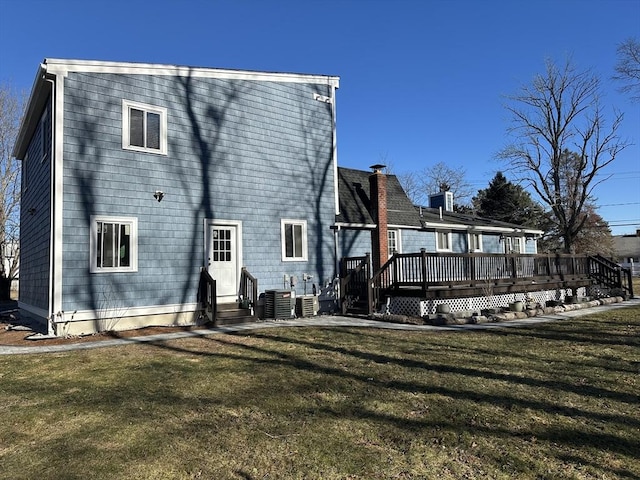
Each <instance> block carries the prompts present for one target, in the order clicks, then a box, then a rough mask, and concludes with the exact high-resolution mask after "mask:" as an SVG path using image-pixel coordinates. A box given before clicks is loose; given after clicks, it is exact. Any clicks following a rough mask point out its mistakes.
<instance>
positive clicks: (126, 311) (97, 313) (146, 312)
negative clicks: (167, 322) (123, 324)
mask: <svg viewBox="0 0 640 480" xmlns="http://www.w3.org/2000/svg"><path fill="white" fill-rule="evenodd" d="M197 309H198V304H197V303H175V304H170V305H150V306H144V307H115V308H113V309H104V310H103V309H98V310H75V311H72V312H71V311H67V312H61V315H59V316H58V317H57V318H56V319H55V320H54V323H69V322H86V321H87V320H96V319H97V318H110V315H109V312H110V311H111V315H112V317H116V316H117V317H122V318H127V317H138V316H151V315H167V314H174V313H185V312H193V311H195V310H197Z"/></svg>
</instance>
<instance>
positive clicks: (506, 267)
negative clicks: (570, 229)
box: [341, 250, 633, 313]
mask: <svg viewBox="0 0 640 480" xmlns="http://www.w3.org/2000/svg"><path fill="white" fill-rule="evenodd" d="M594 284H599V285H603V286H606V287H607V288H619V289H620V290H622V291H624V292H625V293H626V294H628V295H629V296H633V286H632V283H631V272H630V271H628V270H626V269H623V268H621V267H620V266H618V265H617V264H615V263H613V262H611V261H610V260H608V259H606V258H604V257H600V256H586V255H526V254H513V255H501V254H479V253H469V254H456V253H427V252H426V251H424V250H422V251H421V252H419V253H412V254H394V255H393V256H392V257H391V258H390V259H389V261H388V262H387V263H386V264H385V265H384V266H383V267H382V268H381V269H380V270H379V271H378V272H372V271H371V259H370V256H369V255H366V256H363V257H352V258H344V259H342V267H341V300H342V305H343V313H348V312H349V310H359V311H361V312H364V311H366V313H372V312H373V311H375V309H376V308H377V307H378V306H379V305H380V304H381V302H382V301H383V300H384V299H385V298H386V297H387V296H397V297H401V296H411V297H421V298H423V299H425V300H430V299H445V298H460V297H478V296H486V295H487V294H488V292H491V295H498V294H504V293H526V292H532V291H542V290H553V289H569V288H571V289H577V288H580V287H587V286H590V285H594Z"/></svg>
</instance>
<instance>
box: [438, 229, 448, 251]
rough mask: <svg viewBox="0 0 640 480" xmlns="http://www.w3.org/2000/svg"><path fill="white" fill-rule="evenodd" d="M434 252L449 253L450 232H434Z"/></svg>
mask: <svg viewBox="0 0 640 480" xmlns="http://www.w3.org/2000/svg"><path fill="white" fill-rule="evenodd" d="M436 250H442V251H445V252H450V251H451V232H436Z"/></svg>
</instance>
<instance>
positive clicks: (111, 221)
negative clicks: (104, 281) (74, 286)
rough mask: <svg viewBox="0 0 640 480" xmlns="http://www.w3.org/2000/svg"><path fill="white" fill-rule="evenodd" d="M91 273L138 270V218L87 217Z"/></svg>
mask: <svg viewBox="0 0 640 480" xmlns="http://www.w3.org/2000/svg"><path fill="white" fill-rule="evenodd" d="M89 247H90V248H89V250H90V252H91V253H90V255H91V265H90V271H91V273H106V272H137V271H138V219H137V218H135V217H105V216H97V215H94V216H92V217H91V238H90V241H89Z"/></svg>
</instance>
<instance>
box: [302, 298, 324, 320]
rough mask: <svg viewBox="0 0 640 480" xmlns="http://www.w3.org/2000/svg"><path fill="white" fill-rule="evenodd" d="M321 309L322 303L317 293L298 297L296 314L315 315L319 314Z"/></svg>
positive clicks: (303, 315)
mask: <svg viewBox="0 0 640 480" xmlns="http://www.w3.org/2000/svg"><path fill="white" fill-rule="evenodd" d="M319 310H320V303H319V302H318V297H316V296H315V295H313V296H304V297H298V298H296V315H298V317H313V316H315V315H317V314H318V311H319Z"/></svg>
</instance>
